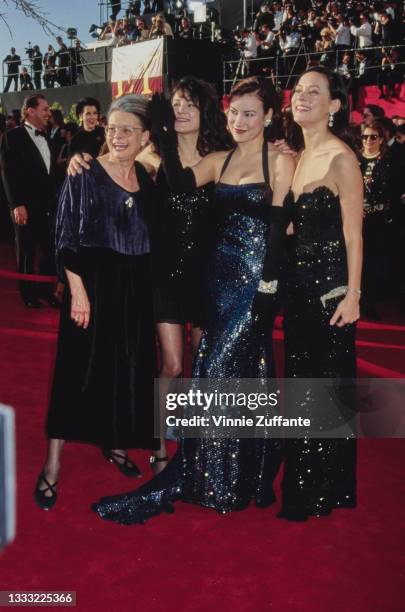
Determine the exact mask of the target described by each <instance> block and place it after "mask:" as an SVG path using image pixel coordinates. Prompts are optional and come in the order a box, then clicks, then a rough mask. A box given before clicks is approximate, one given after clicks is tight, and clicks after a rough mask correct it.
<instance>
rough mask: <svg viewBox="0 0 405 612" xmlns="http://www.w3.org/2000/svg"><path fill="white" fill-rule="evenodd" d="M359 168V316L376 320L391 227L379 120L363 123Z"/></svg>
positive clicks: (388, 169)
mask: <svg viewBox="0 0 405 612" xmlns="http://www.w3.org/2000/svg"><path fill="white" fill-rule="evenodd" d="M361 139H362V149H361V154H360V168H361V173H362V175H363V182H364V223H363V234H364V235H363V239H364V266H363V279H362V289H363V295H362V313H363V314H364V315H366V316H368V317H369V318H371V319H373V320H375V321H379V320H380V319H381V316H380V314H379V312H378V311H377V308H376V303H377V299H378V290H379V285H380V284H381V283H380V280H381V271H382V270H383V269H384V265H385V266H386V267H387V266H388V261H387V257H388V254H389V250H390V242H391V239H390V236H391V228H392V222H391V221H392V217H391V198H392V193H393V174H392V162H391V159H390V155H389V154H388V153H387V145H386V141H385V132H384V126H383V125H382V124H381V123H379V121H378V120H374V121H369V122H367V123H363V126H362V134H361Z"/></svg>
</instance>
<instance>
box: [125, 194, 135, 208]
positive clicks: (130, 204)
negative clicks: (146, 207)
mask: <svg viewBox="0 0 405 612" xmlns="http://www.w3.org/2000/svg"><path fill="white" fill-rule="evenodd" d="M133 205H134V198H133V197H132V196H129V198H128V199H127V200H125V206H126V207H127V208H132V207H133Z"/></svg>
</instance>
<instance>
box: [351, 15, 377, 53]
mask: <svg viewBox="0 0 405 612" xmlns="http://www.w3.org/2000/svg"><path fill="white" fill-rule="evenodd" d="M350 31H351V33H352V34H353V36H356V37H357V38H358V39H359V47H360V49H364V47H371V45H372V44H373V37H372V27H371V24H370V23H369V22H368V21H367V22H366V23H363V24H362V25H361V26H360V27H359V28H356V26H352V27H351V28H350Z"/></svg>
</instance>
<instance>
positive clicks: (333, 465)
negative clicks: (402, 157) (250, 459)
mask: <svg viewBox="0 0 405 612" xmlns="http://www.w3.org/2000/svg"><path fill="white" fill-rule="evenodd" d="M293 223H294V237H293V238H292V244H291V250H290V265H289V270H288V274H287V279H288V280H287V291H286V305H285V317H284V328H285V359H286V374H285V375H286V377H288V378H333V379H335V380H337V381H338V380H339V379H341V380H343V381H346V382H347V381H350V380H351V379H354V377H355V376H356V355H355V325H354V324H352V325H345V326H344V327H337V326H336V325H334V326H331V325H330V324H329V321H330V319H331V317H332V315H333V313H334V312H335V309H336V306H337V304H338V303H339V302H340V301H341V300H342V298H343V297H344V295H342V294H341V295H340V296H335V297H332V295H331V296H330V298H329V299H326V300H325V299H324V304H323V303H322V301H321V297H322V296H326V295H327V294H329V293H330V292H331V291H334V290H336V289H338V288H339V287H344V286H346V285H347V275H348V272H347V260H346V248H345V242H344V236H343V225H342V216H341V210H340V202H339V197H338V196H337V195H335V194H333V193H332V191H331V190H330V189H329V188H327V187H324V186H321V187H318V188H317V189H315V190H314V191H312V192H310V193H303V194H301V195H300V196H299V198H298V200H297V202H296V203H295V206H294V213H293ZM308 389H309V391H310V394H309V395H308V398H309V400H306V401H307V402H308V401H309V402H311V401H316V389H314V388H312V389H311V386H309V388H308ZM307 408H308V409H310V405H308V406H306V405H305V402H302V401H301V402H300V410H303V411H305V410H306V409H307ZM282 489H283V506H282V510H281V512H280V515H279V516H282V517H285V518H287V519H290V520H305V519H306V518H307V517H308V516H311V515H315V516H321V515H327V514H330V512H331V511H332V510H333V508H339V507H340V508H352V507H354V506H355V505H356V440H355V439H354V438H353V439H352V438H351V439H333V438H331V439H302V438H301V439H296V440H295V439H289V440H286V444H285V467H284V479H283V483H282Z"/></svg>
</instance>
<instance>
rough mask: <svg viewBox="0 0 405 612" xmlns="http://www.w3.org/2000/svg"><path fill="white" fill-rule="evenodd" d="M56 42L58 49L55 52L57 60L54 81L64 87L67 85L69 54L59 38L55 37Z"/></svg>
mask: <svg viewBox="0 0 405 612" xmlns="http://www.w3.org/2000/svg"><path fill="white" fill-rule="evenodd" d="M56 42H57V43H58V45H59V49H58V51H57V52H56V56H57V58H58V59H59V63H58V67H57V75H56V80H57V81H58V83H59V85H60V86H61V87H65V86H66V85H69V78H68V70H69V66H70V53H69V49H68V48H67V46H66V45H65V43H64V42H63V38H62V37H61V36H57V37H56Z"/></svg>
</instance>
